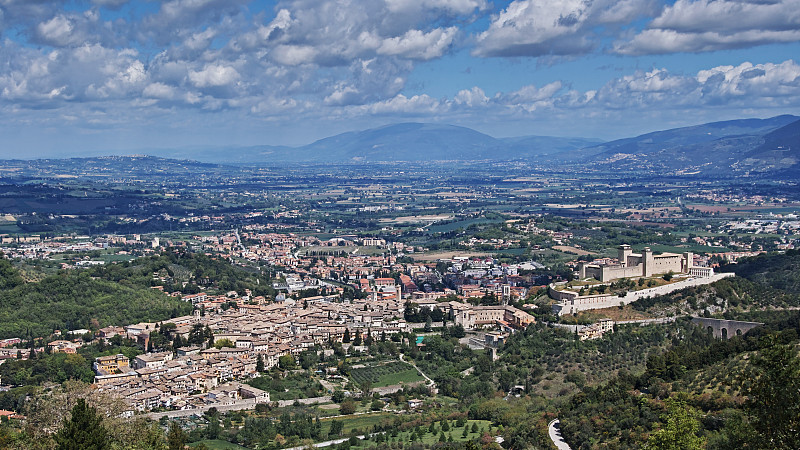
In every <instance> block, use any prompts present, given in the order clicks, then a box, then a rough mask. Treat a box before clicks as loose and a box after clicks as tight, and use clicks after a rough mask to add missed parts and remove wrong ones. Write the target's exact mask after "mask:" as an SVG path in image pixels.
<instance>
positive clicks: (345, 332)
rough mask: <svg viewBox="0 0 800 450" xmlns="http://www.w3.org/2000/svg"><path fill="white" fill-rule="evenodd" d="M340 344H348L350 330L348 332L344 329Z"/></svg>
mask: <svg viewBox="0 0 800 450" xmlns="http://www.w3.org/2000/svg"><path fill="white" fill-rule="evenodd" d="M342 342H344V343H345V344H349V343H350V330H348V329H347V328H345V329H344V337H343V338H342Z"/></svg>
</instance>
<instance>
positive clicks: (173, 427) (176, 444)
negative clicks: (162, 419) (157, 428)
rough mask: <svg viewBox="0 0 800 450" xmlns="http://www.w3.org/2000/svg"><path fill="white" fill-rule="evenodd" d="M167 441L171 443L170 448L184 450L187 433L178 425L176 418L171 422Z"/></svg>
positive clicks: (171, 449)
mask: <svg viewBox="0 0 800 450" xmlns="http://www.w3.org/2000/svg"><path fill="white" fill-rule="evenodd" d="M167 443H168V444H169V450H183V446H184V444H186V433H185V432H184V431H183V428H181V426H180V425H178V422H175V421H174V420H173V421H172V422H170V423H169V431H168V432H167Z"/></svg>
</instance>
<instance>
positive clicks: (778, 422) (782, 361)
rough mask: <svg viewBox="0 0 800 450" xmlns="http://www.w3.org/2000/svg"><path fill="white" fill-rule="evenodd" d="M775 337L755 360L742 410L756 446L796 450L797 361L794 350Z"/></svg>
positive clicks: (799, 419)
mask: <svg viewBox="0 0 800 450" xmlns="http://www.w3.org/2000/svg"><path fill="white" fill-rule="evenodd" d="M777 339H778V338H777V337H776V336H774V335H771V336H767V337H765V338H764V344H766V345H765V347H764V348H763V349H762V350H761V352H760V354H759V355H758V356H757V357H756V358H755V359H754V361H753V366H754V367H755V368H756V370H757V372H758V376H757V377H756V378H755V381H754V382H753V383H752V386H751V387H750V388H749V389H747V391H746V392H747V394H748V399H747V402H746V403H745V408H746V410H747V411H748V413H749V414H750V417H751V422H752V424H753V427H754V428H755V430H756V432H757V434H758V435H759V436H760V437H759V438H758V440H759V441H760V445H759V446H763V447H765V448H767V447H768V448H774V449H783V448H786V449H789V448H796V447H795V445H796V444H797V443H798V442H800V358H798V357H797V353H796V351H795V350H794V348H793V347H791V346H788V345H780V344H778V341H777Z"/></svg>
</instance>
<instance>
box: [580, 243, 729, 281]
mask: <svg viewBox="0 0 800 450" xmlns="http://www.w3.org/2000/svg"><path fill="white" fill-rule="evenodd" d="M617 259H618V260H619V263H618V264H608V265H605V264H604V265H600V264H587V263H580V264H579V265H578V274H579V276H580V279H584V278H588V277H594V278H596V279H597V280H599V281H603V282H605V281H613V280H616V279H619V278H633V277H652V276H653V275H661V274H666V273H669V272H672V273H676V274H677V273H683V274H688V275H691V276H694V277H709V276H711V275H713V274H714V269H712V268H710V267H694V255H693V254H692V252H686V253H682V254H677V253H661V254H658V255H654V254H653V251H652V250H651V249H650V247H645V248H644V249H643V250H642V253H633V251H632V250H631V246H630V245H627V244H624V245H620V246H619V249H618V256H617Z"/></svg>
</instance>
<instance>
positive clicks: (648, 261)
mask: <svg viewBox="0 0 800 450" xmlns="http://www.w3.org/2000/svg"><path fill="white" fill-rule="evenodd" d="M654 262H655V261H654V260H653V251H652V250H650V247H645V248H644V249H643V250H642V275H643V276H645V277H652V276H653V265H654V264H653V263H654Z"/></svg>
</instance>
